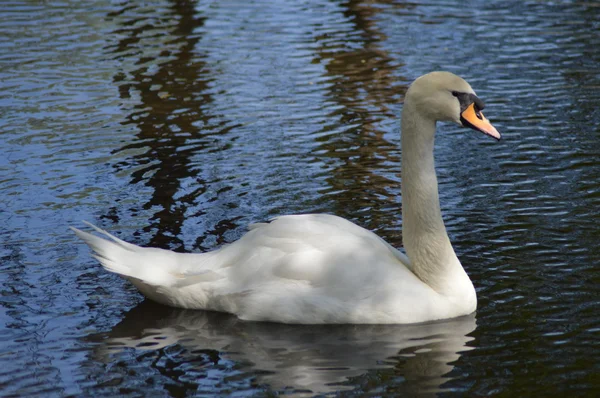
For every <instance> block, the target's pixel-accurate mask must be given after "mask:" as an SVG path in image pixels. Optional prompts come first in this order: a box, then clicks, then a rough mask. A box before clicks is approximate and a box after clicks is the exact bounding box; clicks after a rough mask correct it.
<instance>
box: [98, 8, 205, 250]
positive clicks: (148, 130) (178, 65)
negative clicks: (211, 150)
mask: <svg viewBox="0 0 600 398" xmlns="http://www.w3.org/2000/svg"><path fill="white" fill-rule="evenodd" d="M194 5H195V3H194V2H192V1H172V2H171V3H170V8H169V9H168V10H165V15H164V16H162V17H161V18H160V19H159V20H158V23H160V24H164V25H167V26H169V28H170V29H167V28H166V27H164V26H162V27H160V29H157V28H156V27H155V26H154V25H153V23H152V22H155V21H149V22H147V23H140V17H139V15H137V14H136V12H135V11H134V9H135V7H137V5H136V3H131V4H129V3H127V4H123V9H122V11H121V12H116V13H112V14H111V15H109V17H116V16H118V15H121V14H123V15H128V16H129V17H128V19H125V20H124V21H122V22H121V23H120V25H122V26H123V28H122V29H119V30H118V31H117V32H115V34H118V35H121V36H124V37H123V38H122V39H121V40H120V41H119V43H118V45H117V46H115V47H114V48H113V51H114V53H115V54H117V55H118V56H119V57H128V56H131V55H133V56H134V57H137V52H135V51H134V52H133V54H132V49H135V48H136V45H137V43H138V42H139V41H140V37H142V36H146V37H147V36H148V35H164V34H165V33H164V30H167V31H168V36H169V39H168V40H167V41H166V44H167V45H166V46H165V49H164V50H162V51H161V52H160V54H159V57H160V59H159V60H156V59H154V58H153V57H140V58H139V59H138V60H137V62H136V65H139V68H138V69H136V70H134V71H132V72H130V76H132V79H126V76H125V75H124V74H122V73H119V74H117V75H115V77H114V81H115V83H117V84H118V85H119V92H120V95H121V98H129V97H130V96H131V95H132V92H133V93H135V95H136V96H138V97H139V104H138V105H136V106H135V108H134V109H133V111H132V112H131V113H130V114H129V115H128V117H127V121H126V122H124V124H134V125H135V126H136V127H137V129H138V131H139V132H138V133H137V140H135V142H133V143H132V144H129V145H126V146H124V147H123V148H121V149H120V150H119V151H124V150H137V152H138V154H136V155H134V156H132V158H131V159H128V160H126V161H124V162H122V163H121V164H120V165H119V167H123V168H131V167H132V165H142V166H143V167H141V168H138V170H137V171H135V172H133V173H132V183H139V182H140V181H145V184H146V185H147V186H150V187H152V188H153V193H152V197H151V198H150V200H149V201H148V202H147V203H145V204H144V205H143V208H144V209H146V210H147V209H153V208H156V209H158V210H157V211H156V212H155V213H154V215H153V217H152V219H151V220H150V224H149V225H148V226H147V227H146V228H145V231H149V230H151V229H155V230H156V233H155V234H154V235H153V237H152V239H151V240H150V241H149V242H148V245H150V246H157V247H169V248H171V249H174V250H182V249H183V242H182V241H181V240H180V239H179V238H178V236H179V234H180V231H181V226H182V224H183V222H184V220H185V212H186V209H187V207H188V205H189V204H191V203H192V202H193V201H194V199H195V198H196V197H197V196H198V195H200V194H201V193H202V192H203V190H204V182H203V181H200V180H197V186H198V188H196V189H195V190H194V191H192V192H190V193H187V194H185V195H182V196H177V195H176V194H177V193H178V192H179V191H180V188H181V183H182V180H183V179H185V178H189V177H190V176H192V175H193V176H195V175H197V174H198V173H197V171H192V170H191V162H190V158H191V156H193V154H194V153H196V152H197V151H199V150H202V149H203V144H202V143H200V142H197V141H198V140H197V138H198V137H199V136H200V135H201V131H200V129H199V128H198V127H197V126H198V125H199V124H202V125H206V124H208V119H209V117H208V116H207V115H205V114H203V111H202V109H203V106H204V105H205V104H206V103H209V102H210V101H211V98H210V95H208V94H206V93H205V91H206V89H207V85H208V83H209V82H208V81H207V80H206V77H205V76H206V74H205V68H206V64H205V62H203V60H202V58H201V55H199V54H197V53H196V52H195V47H196V44H197V43H198V41H199V39H200V38H199V36H197V35H194V30H195V29H196V28H197V27H200V26H202V25H203V24H204V20H205V19H204V18H202V17H201V16H198V15H197V12H196V10H195V9H194ZM125 11H127V12H126V13H125ZM142 14H143V12H142ZM152 14H153V13H151V15H152ZM161 15H162V13H161ZM173 21H176V23H174V24H173ZM170 25H172V26H170ZM163 60H164V61H163ZM158 61H161V62H158ZM189 140H194V141H195V145H194V146H193V147H192V146H187V147H186V144H188V143H189ZM140 149H142V150H143V152H141V153H139V150H140ZM196 167H197V166H196ZM117 206H118V204H117ZM110 213H111V214H114V213H116V211H114V209H112V210H111V211H110ZM113 221H116V220H113Z"/></svg>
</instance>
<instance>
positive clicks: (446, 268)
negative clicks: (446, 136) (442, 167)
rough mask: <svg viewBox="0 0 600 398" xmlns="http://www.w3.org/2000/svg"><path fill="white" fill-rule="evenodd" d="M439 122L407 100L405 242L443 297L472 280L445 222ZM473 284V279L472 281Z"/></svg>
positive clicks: (420, 272) (416, 267) (416, 266)
mask: <svg viewBox="0 0 600 398" xmlns="http://www.w3.org/2000/svg"><path fill="white" fill-rule="evenodd" d="M435 125H436V122H435V120H432V119H429V118H427V117H425V116H424V115H421V114H419V112H418V110H417V109H416V108H415V107H414V106H413V105H412V104H411V102H410V101H409V99H408V98H407V99H406V100H405V103H404V108H403V110H402V239H403V241H404V248H405V249H406V253H407V255H408V257H409V258H410V261H411V268H412V271H413V272H414V273H415V274H416V275H417V276H418V277H419V278H420V279H421V280H422V281H423V282H425V283H427V284H428V285H429V286H430V287H432V288H433V289H434V290H436V291H437V292H439V293H442V294H452V293H453V292H454V291H455V289H456V288H458V286H455V285H456V281H457V280H463V279H464V278H465V277H466V278H467V279H468V277H467V275H466V273H465V272H464V269H463V268H462V266H461V264H460V262H459V261H458V258H457V257H456V254H455V253H454V249H453V248H452V244H451V243H450V239H449V238H448V234H447V232H446V227H445V225H444V221H443V219H442V214H441V210H440V200H439V195H438V183H437V177H436V173H435V164H434V158H433V146H434V136H435ZM469 283H470V280H469Z"/></svg>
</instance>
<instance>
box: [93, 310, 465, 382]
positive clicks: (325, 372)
mask: <svg viewBox="0 0 600 398" xmlns="http://www.w3.org/2000/svg"><path fill="white" fill-rule="evenodd" d="M475 328H476V321H475V316H474V315H470V316H466V317H460V318H456V319H451V320H445V321H439V322H431V323H426V324H416V325H318V326H309V325H282V324H275V323H261V322H247V321H241V320H239V319H237V318H236V317H234V316H230V315H227V314H222V313H216V312H207V311H192V310H180V309H174V308H168V307H163V306H160V305H157V304H155V303H152V302H149V301H148V300H146V301H144V302H143V303H141V304H140V305H138V306H137V307H136V308H134V309H132V310H131V311H130V312H128V313H127V314H126V316H125V318H124V319H123V320H122V321H121V322H120V323H119V324H118V325H116V326H115V327H114V328H113V330H111V332H109V333H108V336H107V337H108V338H106V339H103V341H104V343H105V344H103V345H102V346H101V352H98V354H103V355H104V356H105V355H110V354H111V353H115V352H117V351H119V350H121V349H122V347H135V348H136V349H139V350H156V349H160V348H163V347H166V346H169V345H172V344H179V345H181V346H184V347H185V348H187V349H189V350H216V351H218V352H219V353H220V357H221V358H227V359H230V360H233V361H239V362H243V363H251V364H252V370H260V371H261V372H259V375H258V378H259V382H260V383H266V384H269V385H270V386H271V387H272V388H273V389H275V390H279V389H283V388H286V387H287V388H292V389H295V390H310V391H312V392H313V393H327V392H331V391H336V390H342V389H344V388H347V387H346V386H343V385H340V384H339V383H340V382H344V381H346V380H347V378H348V377H352V376H358V375H361V374H364V373H366V372H367V371H368V370H371V369H382V368H392V367H394V368H395V369H394V375H395V376H397V377H400V378H404V379H405V381H404V383H415V384H414V385H412V386H410V388H409V390H411V391H413V392H419V393H427V392H431V393H435V392H439V391H440V386H441V385H442V384H443V383H444V382H446V381H448V380H449V378H448V377H444V375H446V374H447V373H448V372H450V371H451V370H452V369H453V364H452V363H453V362H454V361H456V360H457V359H458V358H459V357H460V353H461V352H464V351H468V350H470V349H472V347H469V346H467V343H468V342H469V341H471V340H473V338H472V337H470V336H468V334H469V333H471V332H472V331H473V330H475ZM399 380H400V379H399Z"/></svg>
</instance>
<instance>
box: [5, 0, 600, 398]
mask: <svg viewBox="0 0 600 398" xmlns="http://www.w3.org/2000/svg"><path fill="white" fill-rule="evenodd" d="M0 34H1V36H2V37H3V40H1V41H0V66H1V68H0V197H1V198H2V200H0V223H1V224H0V225H1V226H0V287H1V292H0V293H1V294H0V365H1V366H0V395H2V396H95V397H99V396H105V397H112V396H117V395H121V396H132V397H134V396H136V397H137V396H144V397H154V396H156V397H170V396H173V397H182V396H207V397H208V396H235V397H242V396H243V397H246V396H276V395H284V394H286V395H290V396H315V395H321V396H323V395H336V396H400V395H403V396H432V395H433V396H435V395H439V396H488V395H493V396H506V397H515V396H538V397H539V396H544V397H548V396H595V395H598V394H600V359H599V358H600V316H599V314H600V288H599V286H600V267H599V264H600V244H599V243H598V242H600V228H599V227H598V224H599V222H600V181H599V175H600V3H599V2H597V1H583V2H576V1H566V0H563V1H556V2H540V1H527V0H526V1H483V0H473V1H468V2H462V3H459V2H450V1H438V2H433V1H415V2H410V3H409V2H401V1H389V0H382V1H353V0H349V1H344V2H337V1H321V0H315V1H293V0H290V1H275V2H268V1H264V2H258V1H241V0H237V1H233V0H232V1H199V2H193V1H186V0H178V1H167V0H151V1H146V2H136V1H106V0H96V1H86V2H79V1H68V0H65V1H56V2H54V1H52V2H40V1H10V2H7V3H5V4H3V7H2V8H1V9H0ZM432 70H449V71H452V72H454V73H456V74H459V75H460V76H462V77H464V78H465V79H466V80H467V81H468V82H469V83H470V84H471V85H472V86H473V88H474V89H475V90H476V91H477V94H478V96H479V97H481V98H482V99H483V100H484V101H485V102H486V110H485V114H486V116H487V117H488V118H489V119H490V120H491V122H492V123H494V125H495V126H496V127H497V128H498V130H499V131H500V132H501V133H502V135H503V140H502V141H500V142H494V140H492V139H490V138H489V137H486V136H484V135H482V134H479V133H476V132H473V131H471V130H466V129H461V128H459V127H457V126H454V125H450V124H440V125H439V127H438V133H437V136H436V153H435V156H436V166H437V171H438V179H439V182H440V188H439V189H440V201H441V205H442V212H443V215H444V219H445V222H446V226H447V229H448V233H449V235H450V238H451V240H452V242H453V244H454V248H455V250H456V253H457V255H458V257H459V258H460V259H461V262H462V264H463V265H464V268H465V270H466V271H467V273H468V274H469V275H470V277H471V279H472V281H473V283H474V285H475V287H476V289H477V293H478V299H479V304H478V309H477V311H476V313H474V314H472V315H470V316H467V317H461V318H457V319H453V320H447V321H439V322H431V323H427V324H419V325H395V326H394V325H389V326H380V325H325V326H316V327H315V326H295V325H277V324H269V323H254V322H244V321H240V320H238V319H236V318H235V317H233V316H229V315H226V314H219V313H211V312H204V311H189V310H187V311H186V310H179V309H173V308H168V307H163V306H161V305H158V304H155V303H153V302H150V301H147V300H144V298H143V296H141V295H140V294H139V293H138V292H137V290H136V289H135V288H134V287H133V286H132V285H131V284H129V283H128V282H126V281H124V280H122V279H121V278H119V277H118V276H116V275H114V274H109V273H107V272H106V271H104V270H102V268H101V267H100V265H99V264H98V263H97V262H96V261H95V260H94V259H93V258H92V257H91V256H90V251H89V249H88V248H87V247H86V246H85V245H84V244H83V243H82V242H81V241H80V240H78V239H77V238H76V237H75V235H74V234H73V233H71V231H69V229H68V227H69V226H70V225H73V226H78V227H81V226H82V222H81V220H88V221H90V222H93V223H95V224H97V225H99V226H101V227H102V228H105V229H107V230H109V231H110V232H112V233H115V234H116V235H117V236H118V237H120V238H122V239H125V240H127V241H130V242H132V243H135V244H139V245H143V246H155V247H161V248H165V249H171V250H175V251H186V252H202V251H207V250H211V249H214V248H217V247H220V246H221V245H223V244H225V243H228V242H232V241H235V240H236V239H237V238H239V237H240V236H241V235H242V234H243V233H244V232H245V230H246V226H247V225H248V224H249V223H252V222H257V221H264V220H267V219H269V218H272V217H275V216H278V215H283V214H290V213H310V212H325V213H331V214H336V215H339V216H342V217H345V218H348V219H350V220H352V221H353V222H355V223H357V224H358V225H360V226H363V227H365V228H367V229H370V230H372V231H374V232H376V233H377V234H379V235H380V236H381V237H383V238H384V239H385V240H387V241H388V242H389V243H390V244H392V245H394V246H396V247H401V246H402V232H401V231H402V224H401V223H402V220H401V203H402V197H401V192H400V181H401V178H402V174H401V170H400V154H401V149H400V147H399V144H400V134H399V126H400V123H399V116H400V112H401V109H402V101H403V97H404V93H405V92H406V90H407V88H408V85H409V84H410V83H411V82H412V81H413V80H414V79H415V78H416V77H418V76H420V75H422V74H424V73H427V72H429V71H432Z"/></svg>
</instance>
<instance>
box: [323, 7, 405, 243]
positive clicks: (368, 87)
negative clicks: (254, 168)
mask: <svg viewBox="0 0 600 398" xmlns="http://www.w3.org/2000/svg"><path fill="white" fill-rule="evenodd" d="M384 3H385V2H384ZM345 6H346V11H345V13H344V16H345V17H346V19H347V20H348V21H352V23H353V26H354V29H353V30H352V31H353V32H357V34H353V35H352V36H351V37H349V38H348V40H347V41H346V42H345V43H343V48H341V49H339V50H337V51H332V49H331V48H330V47H329V46H326V45H325V44H324V43H326V40H325V39H326V37H321V40H320V43H322V46H321V48H320V49H318V53H317V55H316V57H317V60H318V61H319V62H322V63H324V64H325V65H326V69H327V73H328V75H330V76H331V77H332V82H333V84H332V85H331V86H330V89H329V93H328V97H330V98H331V99H332V100H333V101H335V102H336V103H338V104H340V105H342V111H341V112H342V114H341V115H330V116H332V117H333V116H338V117H340V122H341V123H342V124H348V125H353V126H354V127H352V128H351V129H350V130H348V131H346V133H345V134H343V135H338V136H337V137H335V138H332V139H328V140H327V141H324V142H322V144H321V147H320V149H321V150H323V151H324V152H325V156H327V157H330V158H335V159H338V160H340V161H341V162H340V163H339V164H340V165H339V166H338V167H336V168H334V169H333V170H330V171H328V173H330V174H331V175H330V176H329V177H327V179H326V180H327V182H328V184H329V185H330V189H328V190H327V191H325V192H323V193H324V194H327V193H330V194H334V195H343V197H342V198H338V200H336V208H335V213H336V214H337V215H339V216H342V217H346V218H350V219H355V218H356V216H357V214H360V213H365V214H361V219H362V220H363V221H364V222H365V223H366V225H365V227H367V228H369V229H372V230H377V229H380V228H382V227H383V226H390V227H388V228H389V229H395V230H396V231H398V228H397V227H392V225H396V224H397V220H398V217H397V216H395V215H399V214H400V203H399V200H398V197H399V192H400V184H399V180H398V178H395V177H394V178H391V177H390V176H389V175H388V176H385V175H382V174H381V170H384V169H390V170H391V174H393V175H394V176H398V175H399V172H400V158H399V153H400V152H399V148H398V145H397V143H393V142H390V141H388V139H386V137H385V136H384V135H385V133H386V131H385V130H384V129H383V126H381V123H382V122H384V121H386V120H389V119H390V118H391V119H395V120H397V118H398V116H399V115H397V112H398V109H397V107H395V104H398V103H399V101H400V98H401V97H402V95H403V94H404V92H405V91H406V88H407V86H406V84H403V82H402V81H401V79H399V77H398V75H397V73H396V70H397V69H398V67H399V66H400V65H398V64H397V63H395V62H394V59H393V58H392V57H391V56H390V54H388V52H387V51H386V50H385V49H384V48H383V45H382V42H383V41H384V40H385V39H386V35H385V34H384V33H383V32H381V31H380V30H379V29H378V27H377V23H376V19H377V16H378V14H379V13H380V12H381V11H382V8H381V7H378V5H377V2H375V3H364V2H361V1H349V2H348V3H346V5H345ZM338 112H339V111H338ZM326 128H327V126H325V129H326ZM393 130H394V131H395V132H397V133H398V134H399V123H397V124H394V127H393ZM365 220H366V221H365ZM395 233H398V234H399V232H395ZM395 233H393V234H395ZM393 234H392V235H393ZM393 240H394V241H396V242H398V243H399V242H400V239H399V236H396V237H395V238H393Z"/></svg>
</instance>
